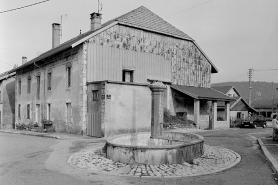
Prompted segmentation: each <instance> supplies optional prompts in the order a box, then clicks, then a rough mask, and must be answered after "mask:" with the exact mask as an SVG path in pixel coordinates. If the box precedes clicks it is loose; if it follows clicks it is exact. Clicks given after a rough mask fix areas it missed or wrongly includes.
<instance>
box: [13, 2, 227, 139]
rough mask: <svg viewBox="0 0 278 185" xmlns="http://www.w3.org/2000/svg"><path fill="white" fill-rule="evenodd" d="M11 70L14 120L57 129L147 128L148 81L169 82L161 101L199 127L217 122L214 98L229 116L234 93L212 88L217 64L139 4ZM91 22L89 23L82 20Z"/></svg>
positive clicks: (95, 19) (94, 18)
mask: <svg viewBox="0 0 278 185" xmlns="http://www.w3.org/2000/svg"><path fill="white" fill-rule="evenodd" d="M101 18H102V15H101V14H99V13H93V14H91V30H89V31H88V32H86V33H84V34H80V35H78V36H77V37H75V38H73V39H71V40H69V41H67V42H65V43H62V44H60V41H59V29H60V25H59V24H53V39H52V40H53V48H52V49H51V50H49V51H47V52H45V53H43V54H41V55H40V56H38V57H37V58H34V59H33V60H31V61H29V62H26V63H24V64H22V65H21V66H20V67H18V68H16V69H15V70H14V71H16V74H17V83H16V84H17V85H16V97H17V98H16V112H17V114H16V122H17V123H18V122H29V121H32V122H38V123H39V124H40V122H41V120H42V119H46V120H51V121H52V122H53V124H54V126H55V129H56V130H57V131H61V132H69V133H76V134H87V135H90V136H97V137H103V136H105V137H109V136H112V135H115V134H119V133H129V132H137V131H149V130H150V120H151V113H150V112H151V91H150V89H149V87H148V85H149V84H150V83H151V82H153V81H160V82H163V83H164V85H166V86H167V88H166V90H165V92H164V101H163V106H164V107H165V109H169V111H170V112H172V114H174V115H175V114H177V113H178V114H182V115H185V116H187V117H188V119H192V120H194V121H195V122H196V124H197V127H198V128H212V129H214V128H219V127H221V128H223V127H225V128H226V127H229V119H226V121H224V122H221V123H220V122H217V120H216V116H217V115H216V112H217V111H215V110H216V109H215V108H216V107H217V101H220V100H221V101H224V102H225V105H226V110H227V111H226V116H227V117H229V102H230V101H231V100H232V98H230V97H228V96H226V95H224V94H222V93H219V92H218V91H215V90H213V89H211V88H210V84H211V74H212V73H217V72H218V70H217V68H216V67H215V66H214V65H213V63H212V62H211V61H210V59H209V58H208V57H207V56H206V55H205V53H204V52H203V51H202V50H201V48H200V47H199V46H198V45H197V43H196V42H195V41H194V40H193V39H192V38H191V37H189V36H188V35H186V34H185V33H183V32H182V31H180V30H178V29H177V28H175V27H173V26H172V25H171V24H169V23H168V22H166V21H164V20H163V19H162V18H160V17H159V16H157V15H156V14H154V13H153V12H151V11H150V10H148V9H147V8H145V7H139V8H137V9H135V10H133V11H131V12H128V13H126V14H124V15H122V16H119V17H117V18H115V19H113V20H110V21H108V22H106V23H104V24H101ZM88 22H89V21H88Z"/></svg>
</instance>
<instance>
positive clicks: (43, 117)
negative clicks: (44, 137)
mask: <svg viewBox="0 0 278 185" xmlns="http://www.w3.org/2000/svg"><path fill="white" fill-rule="evenodd" d="M34 65H35V66H37V67H38V68H40V69H42V70H43V71H44V72H43V106H42V119H45V114H44V112H45V109H44V108H45V99H46V98H45V69H44V68H42V67H40V66H38V65H37V64H36V62H34Z"/></svg>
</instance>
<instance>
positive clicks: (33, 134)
mask: <svg viewBox="0 0 278 185" xmlns="http://www.w3.org/2000/svg"><path fill="white" fill-rule="evenodd" d="M0 132H2V133H9V134H21V135H29V136H36V137H47V138H53V139H60V140H66V139H64V138H61V137H60V136H52V135H46V134H35V133H25V132H19V131H6V130H0Z"/></svg>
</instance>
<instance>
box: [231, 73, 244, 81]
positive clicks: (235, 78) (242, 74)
mask: <svg viewBox="0 0 278 185" xmlns="http://www.w3.org/2000/svg"><path fill="white" fill-rule="evenodd" d="M245 75H246V73H244V74H241V75H240V76H237V77H235V78H232V79H229V80H227V81H231V80H234V79H237V78H240V77H242V76H245Z"/></svg>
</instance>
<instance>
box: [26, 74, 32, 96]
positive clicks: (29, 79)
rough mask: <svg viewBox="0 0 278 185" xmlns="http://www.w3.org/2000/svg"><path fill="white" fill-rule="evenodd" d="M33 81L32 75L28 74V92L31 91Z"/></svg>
mask: <svg viewBox="0 0 278 185" xmlns="http://www.w3.org/2000/svg"><path fill="white" fill-rule="evenodd" d="M31 83H32V77H31V75H28V77H27V94H30V93H31Z"/></svg>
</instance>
